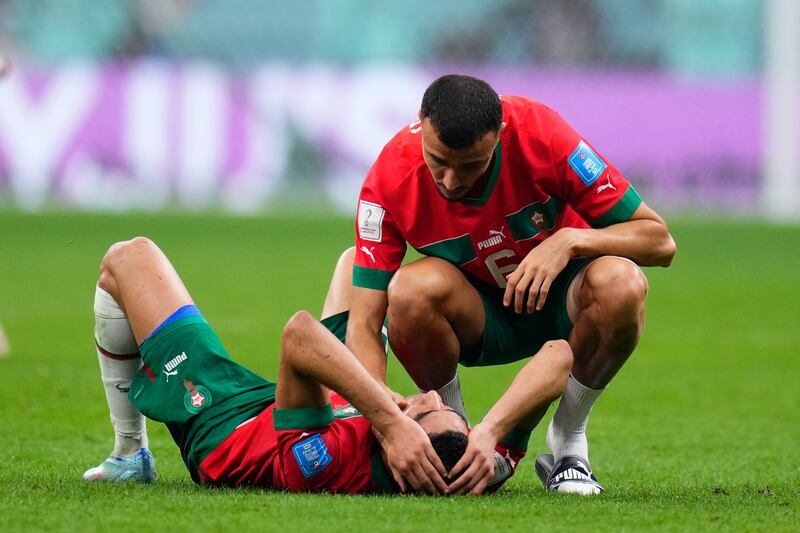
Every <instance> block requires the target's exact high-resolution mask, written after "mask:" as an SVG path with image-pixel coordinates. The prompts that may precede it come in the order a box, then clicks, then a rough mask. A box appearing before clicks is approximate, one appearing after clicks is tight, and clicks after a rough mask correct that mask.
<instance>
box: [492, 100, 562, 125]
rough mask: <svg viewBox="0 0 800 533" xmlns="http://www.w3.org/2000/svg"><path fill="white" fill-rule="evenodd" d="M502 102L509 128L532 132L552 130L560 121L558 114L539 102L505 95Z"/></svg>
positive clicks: (504, 117)
mask: <svg viewBox="0 0 800 533" xmlns="http://www.w3.org/2000/svg"><path fill="white" fill-rule="evenodd" d="M500 101H501V103H502V105H503V120H504V121H505V122H506V125H507V126H506V127H507V128H512V129H517V130H526V131H529V132H530V131H536V130H541V129H548V128H552V127H554V126H555V125H557V124H558V123H559V121H560V117H559V115H558V113H556V112H555V111H554V110H553V109H552V108H551V107H549V106H547V105H546V104H543V103H542V102H539V101H538V100H533V99H531V98H526V97H524V96H514V95H506V94H504V95H502V96H501V97H500Z"/></svg>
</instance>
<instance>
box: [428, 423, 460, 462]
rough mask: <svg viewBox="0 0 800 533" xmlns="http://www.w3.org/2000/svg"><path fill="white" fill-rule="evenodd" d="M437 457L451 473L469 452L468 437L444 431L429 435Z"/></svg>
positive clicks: (455, 432)
mask: <svg viewBox="0 0 800 533" xmlns="http://www.w3.org/2000/svg"><path fill="white" fill-rule="evenodd" d="M428 437H429V438H430V439H431V444H432V445H433V449H434V450H435V451H436V455H438V456H439V459H441V460H442V464H444V467H445V468H446V469H447V471H448V472H449V471H450V470H451V469H452V468H453V467H454V466H456V463H457V462H458V460H459V459H461V456H463V455H464V452H466V451H467V442H468V440H467V436H466V435H465V434H463V433H459V432H458V431H452V430H449V431H442V432H441V433H433V434H430V435H428Z"/></svg>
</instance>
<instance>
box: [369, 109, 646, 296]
mask: <svg viewBox="0 0 800 533" xmlns="http://www.w3.org/2000/svg"><path fill="white" fill-rule="evenodd" d="M501 102H502V106H503V121H504V122H505V123H506V128H505V130H504V131H503V133H502V134H501V137H500V142H499V143H498V145H497V148H496V149H495V154H494V160H493V162H492V166H491V170H490V172H491V175H490V178H489V182H488V185H487V186H486V189H485V191H484V193H483V194H482V195H481V196H480V197H479V198H462V199H460V200H446V199H444V198H443V197H442V196H440V195H439V193H438V191H437V189H436V186H435V184H434V182H433V177H432V176H431V173H430V170H428V167H427V166H426V164H425V161H424V159H423V157H422V136H421V133H420V132H421V127H420V124H419V122H415V123H412V124H411V125H410V126H408V127H407V128H404V129H403V130H401V131H400V132H399V133H398V134H397V135H395V137H394V138H393V139H392V140H391V141H389V143H388V144H387V145H386V146H385V147H384V149H383V151H382V152H381V154H380V156H379V157H378V159H377V161H376V162H375V164H374V165H373V166H372V168H371V169H370V171H369V173H368V174H367V178H366V179H365V180H364V184H363V186H362V188H361V194H360V197H359V203H358V216H357V219H356V248H357V249H358V251H357V252H356V257H355V263H354V266H353V284H354V285H356V286H359V287H367V288H372V289H379V290H386V288H387V286H388V284H389V280H390V279H391V277H392V275H393V274H394V272H395V271H396V270H397V269H398V268H400V264H401V262H402V261H403V257H404V256H405V252H406V243H408V244H410V245H411V246H412V247H414V248H415V249H416V250H417V251H418V252H420V253H421V254H423V255H428V256H435V257H440V258H443V259H446V260H447V261H450V262H451V263H453V264H455V265H457V266H458V267H460V268H461V269H462V270H463V271H465V272H466V273H468V274H470V275H471V276H473V277H475V278H477V279H479V280H481V281H483V282H485V283H489V284H491V285H495V286H498V287H501V288H503V287H505V285H506V281H505V275H507V274H509V273H510V272H513V271H514V269H516V267H517V265H518V264H519V263H520V261H521V260H522V259H523V258H524V257H525V256H526V255H527V254H528V252H530V251H531V250H532V249H533V248H534V247H535V246H536V245H538V244H539V243H540V242H542V241H543V240H544V239H546V238H547V237H548V236H549V235H552V234H553V233H554V232H555V231H558V230H559V229H560V228H564V227H576V228H586V227H598V228H599V227H605V226H609V225H611V224H616V223H618V222H623V221H625V220H628V218H630V216H631V215H632V214H633V212H634V211H635V210H636V209H637V208H638V207H639V205H640V204H641V202H642V199H641V197H640V196H639V194H638V193H637V192H636V190H635V189H634V188H633V187H632V186H631V184H630V183H629V182H628V181H627V180H626V179H625V178H624V177H623V176H622V174H621V173H620V172H619V171H618V170H617V169H616V168H614V167H613V166H612V165H611V164H610V163H609V162H608V161H607V160H606V159H604V158H603V157H602V156H601V155H600V154H598V153H597V152H596V151H595V150H594V148H592V147H591V145H589V143H588V142H586V141H585V140H584V139H582V138H581V136H580V135H578V134H577V133H576V132H575V131H574V130H573V129H572V128H571V127H570V126H569V125H568V124H567V123H566V122H565V121H564V119H562V118H561V117H560V116H559V115H558V114H557V113H556V112H555V111H553V110H552V109H550V108H548V107H546V106H544V105H542V104H540V103H538V102H534V101H532V100H528V99H525V98H521V97H517V96H503V97H501Z"/></svg>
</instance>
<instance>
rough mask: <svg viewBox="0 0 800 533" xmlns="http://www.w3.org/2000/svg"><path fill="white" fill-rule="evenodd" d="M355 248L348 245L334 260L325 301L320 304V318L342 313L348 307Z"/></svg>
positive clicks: (323, 318) (351, 287)
mask: <svg viewBox="0 0 800 533" xmlns="http://www.w3.org/2000/svg"><path fill="white" fill-rule="evenodd" d="M355 255H356V249H355V248H354V247H350V248H348V249H347V250H345V251H344V252H343V253H342V255H341V256H339V260H338V261H337V262H336V268H334V270H333V276H332V277H331V284H330V285H329V286H328V292H327V294H326V295H325V302H324V303H323V304H322V315H321V319H322V320H323V321H324V320H325V319H326V318H329V317H332V316H334V315H338V314H340V313H344V312H345V311H348V310H349V309H350V301H351V298H352V292H353V258H354V257H355Z"/></svg>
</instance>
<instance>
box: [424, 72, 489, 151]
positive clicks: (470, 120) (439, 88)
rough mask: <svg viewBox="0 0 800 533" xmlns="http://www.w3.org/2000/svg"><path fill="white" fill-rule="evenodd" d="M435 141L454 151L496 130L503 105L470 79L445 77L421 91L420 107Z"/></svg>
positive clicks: (487, 87) (454, 75)
mask: <svg viewBox="0 0 800 533" xmlns="http://www.w3.org/2000/svg"><path fill="white" fill-rule="evenodd" d="M420 112H421V114H422V118H427V119H428V120H430V122H431V125H432V126H433V128H434V130H436V134H437V135H438V136H439V139H440V140H441V141H442V142H443V143H444V144H445V145H446V146H448V147H450V148H453V149H455V150H457V149H459V148H466V147H468V146H472V145H473V144H475V141H477V140H478V139H480V138H482V137H483V136H484V135H486V134H487V133H489V132H490V131H497V130H499V129H500V124H501V123H502V121H503V106H502V104H500V97H499V96H497V93H496V92H495V91H494V89H492V88H491V86H489V84H488V83H486V82H485V81H483V80H479V79H478V78H473V77H471V76H461V75H457V74H448V75H446V76H442V77H441V78H439V79H437V80H436V81H434V82H433V83H431V84H430V86H429V87H428V88H427V89H426V90H425V94H424V95H423V96H422V106H421V108H420Z"/></svg>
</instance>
